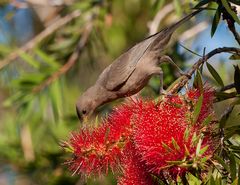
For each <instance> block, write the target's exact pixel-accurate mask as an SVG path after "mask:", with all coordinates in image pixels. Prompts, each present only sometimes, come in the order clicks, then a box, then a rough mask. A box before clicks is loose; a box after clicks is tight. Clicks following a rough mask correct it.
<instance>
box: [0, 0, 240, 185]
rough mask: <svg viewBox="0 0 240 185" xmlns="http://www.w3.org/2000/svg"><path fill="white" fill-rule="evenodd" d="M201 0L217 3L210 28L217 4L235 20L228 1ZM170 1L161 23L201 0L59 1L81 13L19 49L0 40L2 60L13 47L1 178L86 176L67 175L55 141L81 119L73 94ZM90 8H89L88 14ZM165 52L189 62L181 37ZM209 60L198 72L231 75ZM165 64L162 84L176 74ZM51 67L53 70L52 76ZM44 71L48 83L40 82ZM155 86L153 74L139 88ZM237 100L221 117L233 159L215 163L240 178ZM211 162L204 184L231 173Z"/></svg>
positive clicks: (0, 141) (30, 180)
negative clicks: (169, 9) (75, 56)
mask: <svg viewBox="0 0 240 185" xmlns="http://www.w3.org/2000/svg"><path fill="white" fill-rule="evenodd" d="M200 2H201V3H200V4H198V7H201V6H203V5H209V6H210V7H218V8H217V10H216V14H215V18H214V21H213V24H212V35H213V34H214V32H215V30H216V29H217V26H218V22H219V17H220V12H221V11H222V10H227V12H229V14H230V15H231V16H232V18H233V19H234V20H235V21H236V22H238V18H237V17H236V16H235V15H234V12H232V11H231V10H230V9H229V6H228V3H227V4H226V2H227V1H225V0H221V2H220V1H219V4H217V3H216V2H215V1H211V0H208V1H200ZM231 2H232V3H234V2H235V1H231ZM7 3H9V2H7V1H1V2H0V5H1V6H4V5H6V4H7ZM170 3H172V4H173V11H172V13H171V14H170V15H169V16H167V17H164V19H163V20H162V21H161V25H160V26H159V27H161V28H162V27H164V26H166V25H167V24H168V22H169V20H171V19H170V18H171V16H173V15H174V14H175V13H176V14H177V15H178V16H179V17H178V19H179V18H180V17H181V15H182V13H185V12H189V10H190V8H191V7H193V6H194V5H196V4H197V3H199V1H193V0H188V1H184V4H182V1H179V0H173V1H165V0H150V1H145V0H130V1H128V0H115V1H112V0H76V1H73V2H72V3H70V4H68V5H62V6H61V7H58V11H57V13H55V14H56V15H55V16H61V17H64V16H67V15H68V14H70V13H71V12H73V11H75V10H78V11H80V12H81V15H80V16H79V17H77V18H76V19H73V20H72V21H70V22H68V23H67V24H65V25H64V26H62V27H60V28H59V29H57V31H54V32H52V33H51V34H49V35H48V36H47V37H45V38H44V39H43V40H41V41H40V42H39V43H36V44H35V45H34V47H32V48H31V49H30V50H28V51H27V52H20V51H16V48H17V46H9V45H3V44H2V45H0V57H1V59H2V60H4V59H6V58H7V56H8V55H9V54H12V53H16V54H17V55H18V57H16V59H14V60H13V61H11V63H10V64H9V65H7V66H5V67H4V68H3V69H0V101H1V105H0V115H1V116H0V167H2V170H0V173H2V174H3V176H0V182H2V181H3V183H4V182H10V181H11V180H10V179H12V178H13V180H12V183H8V184H15V182H17V181H18V182H19V183H18V184H49V185H61V184H68V185H71V184H85V182H84V181H85V180H84V178H83V177H77V176H74V177H72V176H71V173H70V172H68V170H67V169H66V166H65V165H63V163H64V161H65V160H66V158H68V156H67V155H66V154H64V153H63V151H62V149H61V148H60V146H59V141H60V140H66V138H67V136H68V135H69V133H70V132H71V131H74V130H75V131H76V130H77V129H78V128H79V127H80V126H81V124H80V123H79V122H78V120H77V117H76V114H75V102H76V99H77V97H78V96H79V95H80V94H81V92H83V91H84V90H85V89H86V88H87V87H89V86H90V85H91V84H93V83H94V81H95V80H96V78H97V76H98V75H99V73H100V72H101V71H102V70H103V69H104V68H105V67H106V66H107V65H109V64H110V63H111V62H112V61H113V60H114V59H115V58H116V57H117V56H119V55H120V54H121V53H122V52H124V51H125V50H126V49H127V48H129V47H130V46H132V45H133V44H134V43H136V42H137V41H140V40H142V39H143V38H144V37H146V36H147V33H148V31H149V30H148V25H149V24H150V21H151V20H152V19H153V18H154V16H155V15H156V14H157V13H158V12H159V10H161V9H163V8H164V7H165V6H166V5H168V4H170ZM212 4H214V5H212ZM236 4H238V1H236ZM219 7H221V8H219ZM34 10H35V9H34ZM220 10H221V11H220ZM89 16H92V18H91V19H90V20H89V18H88V17H89ZM169 17H170V18H169ZM90 21H91V22H92V24H93V27H92V29H91V30H90V34H89V37H88V38H87V41H86V43H85V44H84V47H83V49H82V50H81V52H80V56H79V58H78V59H77V61H76V62H75V63H74V65H72V66H70V68H69V69H68V70H66V71H65V72H63V73H62V74H60V75H59V74H58V71H59V70H60V71H61V70H62V68H64V66H65V64H66V63H67V62H68V61H69V58H70V57H71V55H72V53H73V52H74V51H75V49H76V47H77V45H78V43H79V40H81V38H82V37H83V36H84V30H85V28H86V25H88V24H89V22H90ZM188 26H190V25H188ZM47 28H48V27H46V29H47ZM181 29H182V30H186V29H187V26H186V25H184V26H183V28H181ZM181 29H180V30H181ZM209 34H210V33H209ZM166 52H168V54H169V55H170V56H172V57H173V59H176V61H177V64H178V65H179V66H180V67H181V68H184V67H186V63H184V61H185V60H186V58H187V57H186V55H185V54H180V53H179V45H178V43H176V42H174V43H171V47H169V49H168V50H167V51H166ZM0 63H1V61H0ZM224 65H225V64H224ZM65 67H66V66H65ZM207 67H208V70H209V71H210V73H208V72H205V71H204V73H203V76H204V78H205V79H207V80H208V81H209V82H210V83H212V84H214V85H216V86H218V84H220V86H222V85H223V81H224V84H225V83H226V84H227V83H230V82H232V81H233V75H232V78H231V79H230V80H226V78H227V77H225V76H226V74H224V73H226V70H222V72H220V73H219V74H218V73H217V71H216V70H214V68H213V67H212V66H211V65H210V64H208V66H207ZM223 68H224V67H223ZM231 70H232V73H234V72H233V69H231ZM163 71H164V82H165V84H164V86H165V87H167V86H169V85H170V84H171V83H172V82H173V81H174V79H176V78H177V76H178V74H177V72H176V71H175V69H174V68H173V67H171V66H170V65H169V64H164V65H163ZM235 71H236V70H235ZM211 74H212V76H211ZM52 75H56V76H55V77H56V78H55V77H54V76H52ZM49 79H50V81H49V83H47V84H45V82H46V81H47V80H49ZM214 79H215V80H216V81H215V80H214ZM44 84H45V85H44ZM158 88H159V79H158V77H154V78H152V79H151V80H150V82H149V85H148V86H147V87H146V88H145V89H144V90H143V91H142V95H143V96H148V97H153V96H157V92H158ZM228 93H232V92H227V93H225V94H219V99H220V100H225V99H226V98H225V97H226V95H228ZM223 96H225V97H223ZM221 98H222V99H221ZM118 102H119V101H117V103H118ZM239 102H240V101H239V96H238V97H236V98H235V101H231V102H230V103H232V104H231V106H232V109H231V111H230V112H229V115H228V116H227V117H226V116H225V117H224V116H223V117H222V119H223V120H222V124H223V125H225V126H226V133H227V139H226V147H225V148H224V149H223V151H222V153H224V155H225V156H226V158H229V161H230V162H228V163H227V164H225V161H224V159H223V160H221V158H220V159H219V163H218V164H217V165H219V166H220V168H222V169H224V170H225V168H227V171H228V172H229V173H230V174H231V178H230V180H231V182H233V181H234V180H235V179H236V181H237V177H238V178H239V172H237V170H238V171H239V159H240V156H239V154H236V153H237V152H239V151H240V147H239V145H240V139H239V135H236V134H237V133H238V134H239V132H237V131H240V124H239V123H240V121H239ZM220 103H221V104H224V105H225V106H228V105H229V104H230V103H229V102H228V101H224V102H220ZM220 103H217V104H216V107H217V108H216V110H217V112H219V118H220V117H221V115H222V112H223V108H221V107H223V106H217V105H218V104H220ZM115 104H116V102H113V103H112V104H108V105H105V106H103V107H101V108H100V109H99V110H98V112H97V113H99V114H100V115H103V114H105V113H106V112H107V111H108V110H110V109H111V107H112V106H113V105H115ZM234 131H235V132H234ZM228 146H230V147H228ZM219 166H218V167H219ZM224 167H225V168H224ZM216 169H217V168H216ZM216 169H213V170H212V171H211V173H210V174H209V179H210V180H209V181H208V184H221V183H223V182H222V179H223V180H224V179H225V180H226V181H229V177H226V176H224V175H223V174H224V173H223V174H222V173H220V172H221V171H222V169H220V170H218V171H217V170H216ZM224 170H223V171H224ZM14 174H15V175H14ZM236 174H238V175H236ZM9 176H10V177H9ZM223 177H224V178H223ZM20 179H23V180H20ZM188 179H189V182H193V184H194V183H195V184H201V181H200V180H199V179H198V178H196V177H194V176H192V175H190V174H189V177H188ZM21 182H22V183H21ZM86 182H87V184H104V185H107V184H116V180H115V179H113V177H112V175H111V174H109V175H108V176H107V177H102V178H94V179H91V178H89V179H87V180H86ZM190 184H191V183H190ZM233 184H234V183H233ZM235 184H236V183H235Z"/></svg>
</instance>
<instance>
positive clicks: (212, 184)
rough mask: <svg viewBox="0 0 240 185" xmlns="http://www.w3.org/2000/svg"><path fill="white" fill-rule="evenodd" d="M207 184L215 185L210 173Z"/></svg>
mask: <svg viewBox="0 0 240 185" xmlns="http://www.w3.org/2000/svg"><path fill="white" fill-rule="evenodd" d="M209 185H215V180H214V178H213V176H212V175H211V177H210V180H209Z"/></svg>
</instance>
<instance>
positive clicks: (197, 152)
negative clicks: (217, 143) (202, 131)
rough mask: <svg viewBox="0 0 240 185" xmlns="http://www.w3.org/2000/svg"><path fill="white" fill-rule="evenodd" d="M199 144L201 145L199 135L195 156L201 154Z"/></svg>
mask: <svg viewBox="0 0 240 185" xmlns="http://www.w3.org/2000/svg"><path fill="white" fill-rule="evenodd" d="M201 146H202V138H201V137H200V138H199V140H198V144H197V148H196V156H199V155H201V154H200V150H201Z"/></svg>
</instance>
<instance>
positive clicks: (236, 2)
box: [229, 0, 240, 5]
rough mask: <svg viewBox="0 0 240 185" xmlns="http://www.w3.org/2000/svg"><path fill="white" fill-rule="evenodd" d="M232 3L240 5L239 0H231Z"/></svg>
mask: <svg viewBox="0 0 240 185" xmlns="http://www.w3.org/2000/svg"><path fill="white" fill-rule="evenodd" d="M229 1H230V2H231V3H233V4H236V5H240V1H239V0H229Z"/></svg>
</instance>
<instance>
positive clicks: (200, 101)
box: [193, 94, 203, 124]
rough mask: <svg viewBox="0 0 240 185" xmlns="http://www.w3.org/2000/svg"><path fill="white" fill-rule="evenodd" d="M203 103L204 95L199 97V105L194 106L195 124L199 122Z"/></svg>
mask: <svg viewBox="0 0 240 185" xmlns="http://www.w3.org/2000/svg"><path fill="white" fill-rule="evenodd" d="M202 103H203V95H202V94H201V96H199V98H198V101H197V103H196V104H195V105H194V110H193V124H195V123H196V122H197V120H198V117H199V114H200V112H201V108H202Z"/></svg>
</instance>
